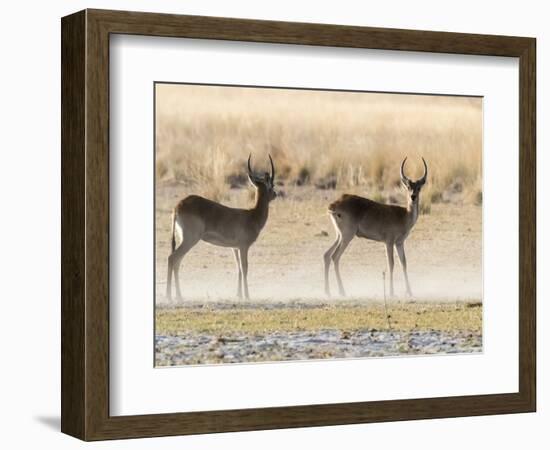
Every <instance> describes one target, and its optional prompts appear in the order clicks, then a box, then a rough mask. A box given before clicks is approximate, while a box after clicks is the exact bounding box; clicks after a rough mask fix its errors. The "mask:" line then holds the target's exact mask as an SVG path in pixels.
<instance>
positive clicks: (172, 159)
mask: <svg viewBox="0 0 550 450" xmlns="http://www.w3.org/2000/svg"><path fill="white" fill-rule="evenodd" d="M156 119H157V120H156V175H157V179H158V180H177V181H179V182H182V183H186V184H190V185H193V186H195V187H198V188H200V189H202V191H204V192H208V194H209V195H210V196H211V197H214V198H216V199H220V198H223V195H224V192H226V191H227V188H228V185H230V184H232V183H235V180H237V182H239V180H242V179H243V178H242V177H243V175H245V174H246V169H245V167H246V158H247V157H248V154H249V153H252V154H253V164H254V165H255V166H256V167H257V168H258V170H260V169H264V170H265V169H266V168H267V162H266V161H267V156H266V155H267V154H268V153H270V154H271V155H272V156H273V158H274V160H275V165H276V168H277V178H278V180H279V181H282V182H284V183H285V184H287V183H297V184H307V183H311V184H316V185H318V186H319V187H320V188H324V189H327V188H334V187H337V188H338V189H340V188H343V189H347V188H358V187H364V188H365V189H367V188H368V190H369V191H370V192H371V193H373V194H376V192H378V195H379V196H380V195H382V193H384V192H391V191H392V190H396V188H397V187H398V185H399V166H400V163H401V161H402V160H403V158H404V157H405V156H408V158H409V159H408V163H407V167H406V172H407V174H408V175H409V177H410V178H416V177H419V176H420V175H421V174H422V163H421V159H420V157H421V156H423V157H424V158H425V159H426V161H427V162H428V166H429V179H428V180H429V183H428V184H427V186H426V188H425V190H424V193H423V201H424V202H425V204H426V205H428V207H429V204H430V203H431V202H438V201H445V199H446V198H451V197H452V198H459V199H460V201H464V202H468V203H480V202H481V176H482V166H481V165H482V101H481V99H479V98H468V97H449V96H428V95H403V94H380V93H350V92H328V91H310V90H292V89H260V88H237V87H218V86H191V85H175V84H158V85H157V87H156Z"/></svg>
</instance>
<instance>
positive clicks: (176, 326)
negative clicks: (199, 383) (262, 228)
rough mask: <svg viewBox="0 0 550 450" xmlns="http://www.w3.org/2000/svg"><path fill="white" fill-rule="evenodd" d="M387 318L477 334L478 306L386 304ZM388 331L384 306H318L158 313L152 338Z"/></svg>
mask: <svg viewBox="0 0 550 450" xmlns="http://www.w3.org/2000/svg"><path fill="white" fill-rule="evenodd" d="M388 313H389V315H390V323H391V326H392V329H396V330H400V331H410V330H437V331H470V332H473V333H480V332H481V325H482V308H481V304H479V303H467V302H457V303H444V304H434V303H401V304H395V303H392V304H390V305H389V309H388ZM387 328H388V321H387V319H386V313H385V310H384V305H383V304H381V303H370V304H367V305H357V304H355V305H349V304H348V305H346V304H344V305H338V306H336V305H334V304H331V305H320V306H313V307H301V308H296V307H293V308H285V307H283V308H277V309H262V308H247V307H246V306H244V307H243V306H241V307H238V308H236V309H214V308H188V307H185V308H159V309H157V313H156V333H157V334H160V335H171V336H177V335H178V334H180V333H188V332H197V333H211V334H222V335H223V334H227V333H232V332H234V333H270V332H275V331H279V332H285V331H318V330H327V329H328V330H330V329H334V330H345V331H355V330H362V329H376V330H383V329H387Z"/></svg>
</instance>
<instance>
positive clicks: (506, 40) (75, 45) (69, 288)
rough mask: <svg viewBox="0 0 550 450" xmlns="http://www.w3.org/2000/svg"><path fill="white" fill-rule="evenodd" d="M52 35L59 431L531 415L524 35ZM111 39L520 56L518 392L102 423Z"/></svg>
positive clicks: (164, 21)
mask: <svg viewBox="0 0 550 450" xmlns="http://www.w3.org/2000/svg"><path fill="white" fill-rule="evenodd" d="M61 31H62V46H61V54H62V99H61V100H62V129H61V137H62V189H61V190H62V203H61V212H62V222H61V224H62V279H61V285H62V310H61V314H62V316H61V322H62V324H61V325H62V330H61V338H62V342H61V353H62V367H61V368H62V376H61V387H62V398H61V429H62V431H63V432H64V433H67V434H70V435H73V436H76V437H78V438H80V439H84V440H100V439H117V438H131V437H147V436H168V435H182V434H198V433H215V432H227V431H244V430H260V429H274V428H290V427H310V426H321V425H338V424H350V423H366V422H382V421H397V420H411V419H427V418H441V417H458V416H475V415H486V414H504V413H517V412H530V411H535V408H536V395H535V393H536V390H535V389H536V332H535V331H536V330H535V322H536V248H535V244H536V225H535V223H536V198H535V195H536V191H535V186H536V178H535V175H536V159H535V158H536V142H535V139H536V125H535V71H536V70H535V68H536V65H535V57H536V56H535V53H536V40H535V39H534V38H525V37H507V36H489V35H474V34H460V33H446V32H433V31H413V30H398V29H383V28H367V27H352V26H338V25H320V24H307V23H289V22H272V21H257V20H242V19H228V18H217V17H201V16H180V15H170V14H152V13H135V12H123V11H104V10H85V11H81V12H78V13H75V14H73V15H70V16H67V17H64V18H63V19H62V22H61ZM113 33H119V34H137V35H146V36H170V37H182V38H202V39H220V40H231V41H253V42H264V43H284V44H305V45H316V46H333V47H353V48H369V49H384V50H407V51H420V52H434V53H459V54H467V55H488V56H508V57H517V58H519V72H520V73H519V80H520V81H519V83H520V86H519V88H520V101H519V105H518V112H519V118H520V139H519V143H518V144H519V154H518V156H519V162H520V164H519V170H520V186H519V199H520V201H519V243H520V252H519V267H518V270H519V293H518V294H519V392H515V393H506V394H493V395H474V396H461V397H442V398H421V399H408V400H391V401H376V402H356V403H342V404H323V405H303V406H288V407H275V408H259V409H242V410H227V411H205V412H188V413H173V414H155V415H141V416H116V417H115V416H110V415H109V101H108V100H109V35H110V34H113ZM182 406H183V405H182Z"/></svg>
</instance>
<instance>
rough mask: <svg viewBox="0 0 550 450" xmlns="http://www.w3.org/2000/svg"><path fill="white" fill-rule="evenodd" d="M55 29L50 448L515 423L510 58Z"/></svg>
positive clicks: (530, 195)
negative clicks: (54, 417)
mask: <svg viewBox="0 0 550 450" xmlns="http://www.w3.org/2000/svg"><path fill="white" fill-rule="evenodd" d="M61 29H62V431H63V432H65V433H67V434H70V435H73V436H76V437H79V438H81V439H84V440H100V439H116V438H130V437H147V436H166V435H181V434H195V433H213V432H224V431H240V430H258V429H273V428H287V427H306V426H321V425H335V424H348V423H368V422H379V421H396V420H411V419H421V418H441V417H458V416H467V415H484V414H502V413H516V412H530V411H534V410H535V405H536V394H535V392H536V391H535V387H536V383H535V381H536V380H535V378H536V377H535V374H536V340H535V335H536V333H535V319H536V314H535V310H536V308H535V306H536V305H535V301H536V292H535V284H536V283H535V280H536V265H535V256H536V254H535V243H536V235H535V232H536V229H535V216H536V211H535V204H536V202H535V184H536V180H535V172H536V159H535V156H536V145H535V131H536V129H535V39H533V38H526V37H507V36H488V35H471V34H458V33H443V32H435V31H416V30H414V31H413V30H397V29H380V28H368V27H350V26H338V25H320V24H305V23H288V22H271V21H255V20H241V19H229V18H216V17H199V16H178V15H169V14H153V13H134V12H122V11H103V10H85V11H81V12H78V13H75V14H73V15H70V16H67V17H64V18H63V19H62V27H61Z"/></svg>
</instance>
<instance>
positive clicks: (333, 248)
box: [323, 233, 342, 297]
mask: <svg viewBox="0 0 550 450" xmlns="http://www.w3.org/2000/svg"><path fill="white" fill-rule="evenodd" d="M341 240H342V237H341V235H340V233H337V234H336V240H335V241H334V243H333V244H332V245H331V246H330V248H329V249H328V250H327V251H326V252H325V254H324V256H323V259H324V260H325V294H326V295H327V296H328V297H330V283H329V279H328V278H329V276H328V272H329V268H330V259H331V258H332V255H334V252H335V251H336V248H337V247H338V246H339V245H340V241H341Z"/></svg>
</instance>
